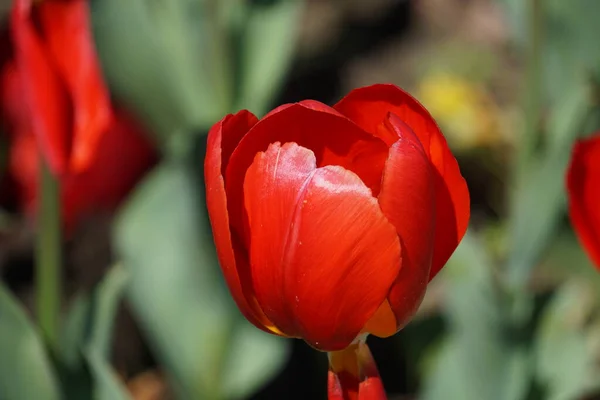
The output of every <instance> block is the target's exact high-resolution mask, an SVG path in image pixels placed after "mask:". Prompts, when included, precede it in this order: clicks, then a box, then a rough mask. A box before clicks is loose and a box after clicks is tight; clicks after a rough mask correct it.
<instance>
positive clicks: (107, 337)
mask: <svg viewBox="0 0 600 400" xmlns="http://www.w3.org/2000/svg"><path fill="white" fill-rule="evenodd" d="M126 282H127V273H126V271H125V270H124V269H123V267H121V266H115V267H113V268H111V269H110V270H109V271H108V273H107V274H106V276H105V277H104V279H103V280H102V281H101V282H100V283H99V284H98V286H97V287H96V288H95V289H94V291H93V293H92V294H91V295H80V296H79V297H77V298H76V299H75V301H74V302H73V304H72V306H71V308H70V310H69V312H68V314H67V318H66V319H65V322H64V325H63V332H62V334H61V338H62V342H61V355H62V357H63V359H64V362H65V363H66V365H68V366H71V367H76V366H78V365H79V362H80V360H81V356H82V351H84V350H85V351H90V352H94V353H97V354H98V355H99V356H100V357H102V358H104V359H108V356H109V352H110V345H111V338H112V331H113V326H114V318H115V315H116V312H117V307H118V305H119V302H120V300H121V296H122V294H123V290H124V289H125V284H126Z"/></svg>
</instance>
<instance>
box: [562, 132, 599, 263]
mask: <svg viewBox="0 0 600 400" xmlns="http://www.w3.org/2000/svg"><path fill="white" fill-rule="evenodd" d="M599 183H600V132H599V133H597V134H596V135H594V136H592V137H590V138H588V139H583V140H580V141H578V142H577V143H576V144H575V147H574V148H573V154H572V156H571V164H570V166H569V169H568V172H567V193H568V200H569V216H570V218H571V224H572V225H573V229H574V230H575V233H576V234H577V237H578V238H579V241H580V242H581V244H582V246H583V247H584V249H585V250H586V251H587V253H588V255H589V256H590V258H591V259H592V261H593V262H594V264H595V265H596V267H597V268H598V269H600V207H598V206H599V205H600V185H599Z"/></svg>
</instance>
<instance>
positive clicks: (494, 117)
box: [416, 72, 500, 150]
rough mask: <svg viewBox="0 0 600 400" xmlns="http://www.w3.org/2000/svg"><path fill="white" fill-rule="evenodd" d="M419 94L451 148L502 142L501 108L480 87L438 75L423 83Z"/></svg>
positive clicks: (455, 77) (426, 79) (433, 74)
mask: <svg viewBox="0 0 600 400" xmlns="http://www.w3.org/2000/svg"><path fill="white" fill-rule="evenodd" d="M416 93H417V98H418V99H419V100H420V101H421V102H422V103H423V105H424V106H425V107H426V108H427V109H428V110H429V111H430V112H431V114H432V115H433V117H434V118H435V119H436V121H437V122H438V124H439V125H440V127H441V128H442V130H443V132H444V135H445V136H446V138H447V139H448V142H449V144H450V145H451V146H452V147H454V148H456V149H462V150H468V149H470V148H473V147H477V146H482V145H492V144H495V143H497V142H498V141H499V140H500V132H499V124H498V107H497V105H496V104H495V102H494V100H493V99H492V97H491V96H490V94H489V93H488V92H487V91H486V90H485V89H483V88H482V87H481V86H480V85H478V84H476V83H472V82H469V81H468V80H467V79H465V78H463V77H461V76H458V75H453V74H450V73H447V72H444V73H440V72H436V73H432V74H429V75H427V76H425V77H424V79H422V80H421V82H420V83H419V85H418V87H417V92H416Z"/></svg>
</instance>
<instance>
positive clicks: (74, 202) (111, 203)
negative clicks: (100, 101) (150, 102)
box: [62, 112, 157, 231]
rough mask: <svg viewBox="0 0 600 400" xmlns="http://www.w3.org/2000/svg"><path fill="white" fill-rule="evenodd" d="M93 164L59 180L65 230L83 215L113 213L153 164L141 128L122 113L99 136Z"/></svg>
mask: <svg viewBox="0 0 600 400" xmlns="http://www.w3.org/2000/svg"><path fill="white" fill-rule="evenodd" d="M96 153H97V154H96V157H95V160H94V163H93V164H92V165H90V166H89V167H88V168H87V169H86V170H85V171H84V172H82V173H75V172H70V173H69V174H68V175H67V176H66V177H65V179H64V180H63V190H62V196H63V199H62V200H63V204H62V207H63V218H64V223H65V229H66V230H67V231H69V230H71V228H73V227H75V224H76V223H77V222H78V221H79V220H80V219H81V218H83V217H85V216H87V214H89V213H92V212H94V211H96V210H108V211H110V210H113V209H114V208H115V207H117V206H118V205H119V204H120V202H121V200H123V198H124V197H125V196H126V195H127V194H128V193H129V191H130V190H131V188H132V187H133V186H134V185H135V184H136V183H137V182H138V181H139V180H140V179H141V178H142V176H143V175H144V174H145V173H146V171H148V169H149V168H150V167H151V166H152V165H153V164H154V163H155V162H156V159H157V157H156V153H155V151H154V149H153V147H152V145H151V143H150V141H149V140H148V139H147V137H145V135H144V134H143V131H142V129H141V127H140V126H139V125H138V124H137V122H136V121H134V120H133V119H132V118H131V117H130V116H129V115H127V114H125V113H124V112H117V113H115V119H114V123H113V125H112V126H110V127H109V128H108V129H107V130H106V131H105V133H104V134H103V135H102V137H101V139H100V142H99V143H98V147H97V149H96Z"/></svg>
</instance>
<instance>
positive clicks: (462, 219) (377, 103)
mask: <svg viewBox="0 0 600 400" xmlns="http://www.w3.org/2000/svg"><path fill="white" fill-rule="evenodd" d="M334 108H335V109H336V110H338V111H339V112H341V113H342V114H344V115H345V116H347V117H348V118H350V119H351V120H352V121H354V122H355V123H356V124H357V125H359V126H360V127H361V128H363V129H365V130H366V131H367V132H371V133H372V134H373V135H376V136H379V137H381V138H382V139H383V140H386V142H388V143H389V140H390V139H389V137H388V136H386V135H387V134H388V133H386V132H389V131H387V130H385V129H381V127H382V121H384V120H385V118H386V116H387V114H388V113H390V112H391V113H394V114H396V115H397V116H398V117H399V118H400V120H402V121H404V123H406V124H407V125H408V126H409V127H410V128H411V129H412V131H413V132H414V133H415V134H416V135H417V136H418V138H419V140H420V141H421V143H422V145H423V148H424V150H425V154H426V155H427V156H428V157H429V159H430V160H431V162H432V164H433V165H434V167H435V173H436V179H435V180H436V184H435V186H436V209H437V210H436V211H437V212H436V215H437V217H436V222H435V226H436V231H435V251H434V254H433V261H432V265H431V272H430V279H432V278H433V277H434V276H435V275H436V274H437V273H438V272H439V270H440V269H442V267H443V266H444V264H445V263H446V261H447V260H448V258H449V257H450V256H451V255H452V253H453V252H454V249H456V246H457V245H458V243H459V242H460V240H461V239H462V237H463V236H464V234H465V232H466V230H467V225H468V223H469V214H470V211H469V207H470V205H469V190H468V188H467V185H466V183H465V181H464V179H463V177H462V176H461V174H460V169H459V167H458V163H457V162H456V159H455V158H454V156H453V155H452V153H451V152H450V149H449V148H448V144H447V143H446V139H445V138H444V136H443V135H442V133H441V132H440V129H439V128H438V126H437V125H436V123H435V121H434V119H433V118H432V117H431V115H430V114H429V112H428V111H427V110H426V109H425V108H424V107H423V106H422V105H421V104H420V103H419V102H418V101H417V100H415V99H414V98H413V97H412V96H410V95H409V94H408V93H406V92H405V91H403V90H402V89H400V88H398V87H397V86H394V85H373V86H368V87H364V88H360V89H356V90H353V91H352V92H350V93H349V94H348V95H347V96H346V97H344V98H343V99H342V100H341V101H340V102H339V103H338V104H336V105H335V106H334Z"/></svg>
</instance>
